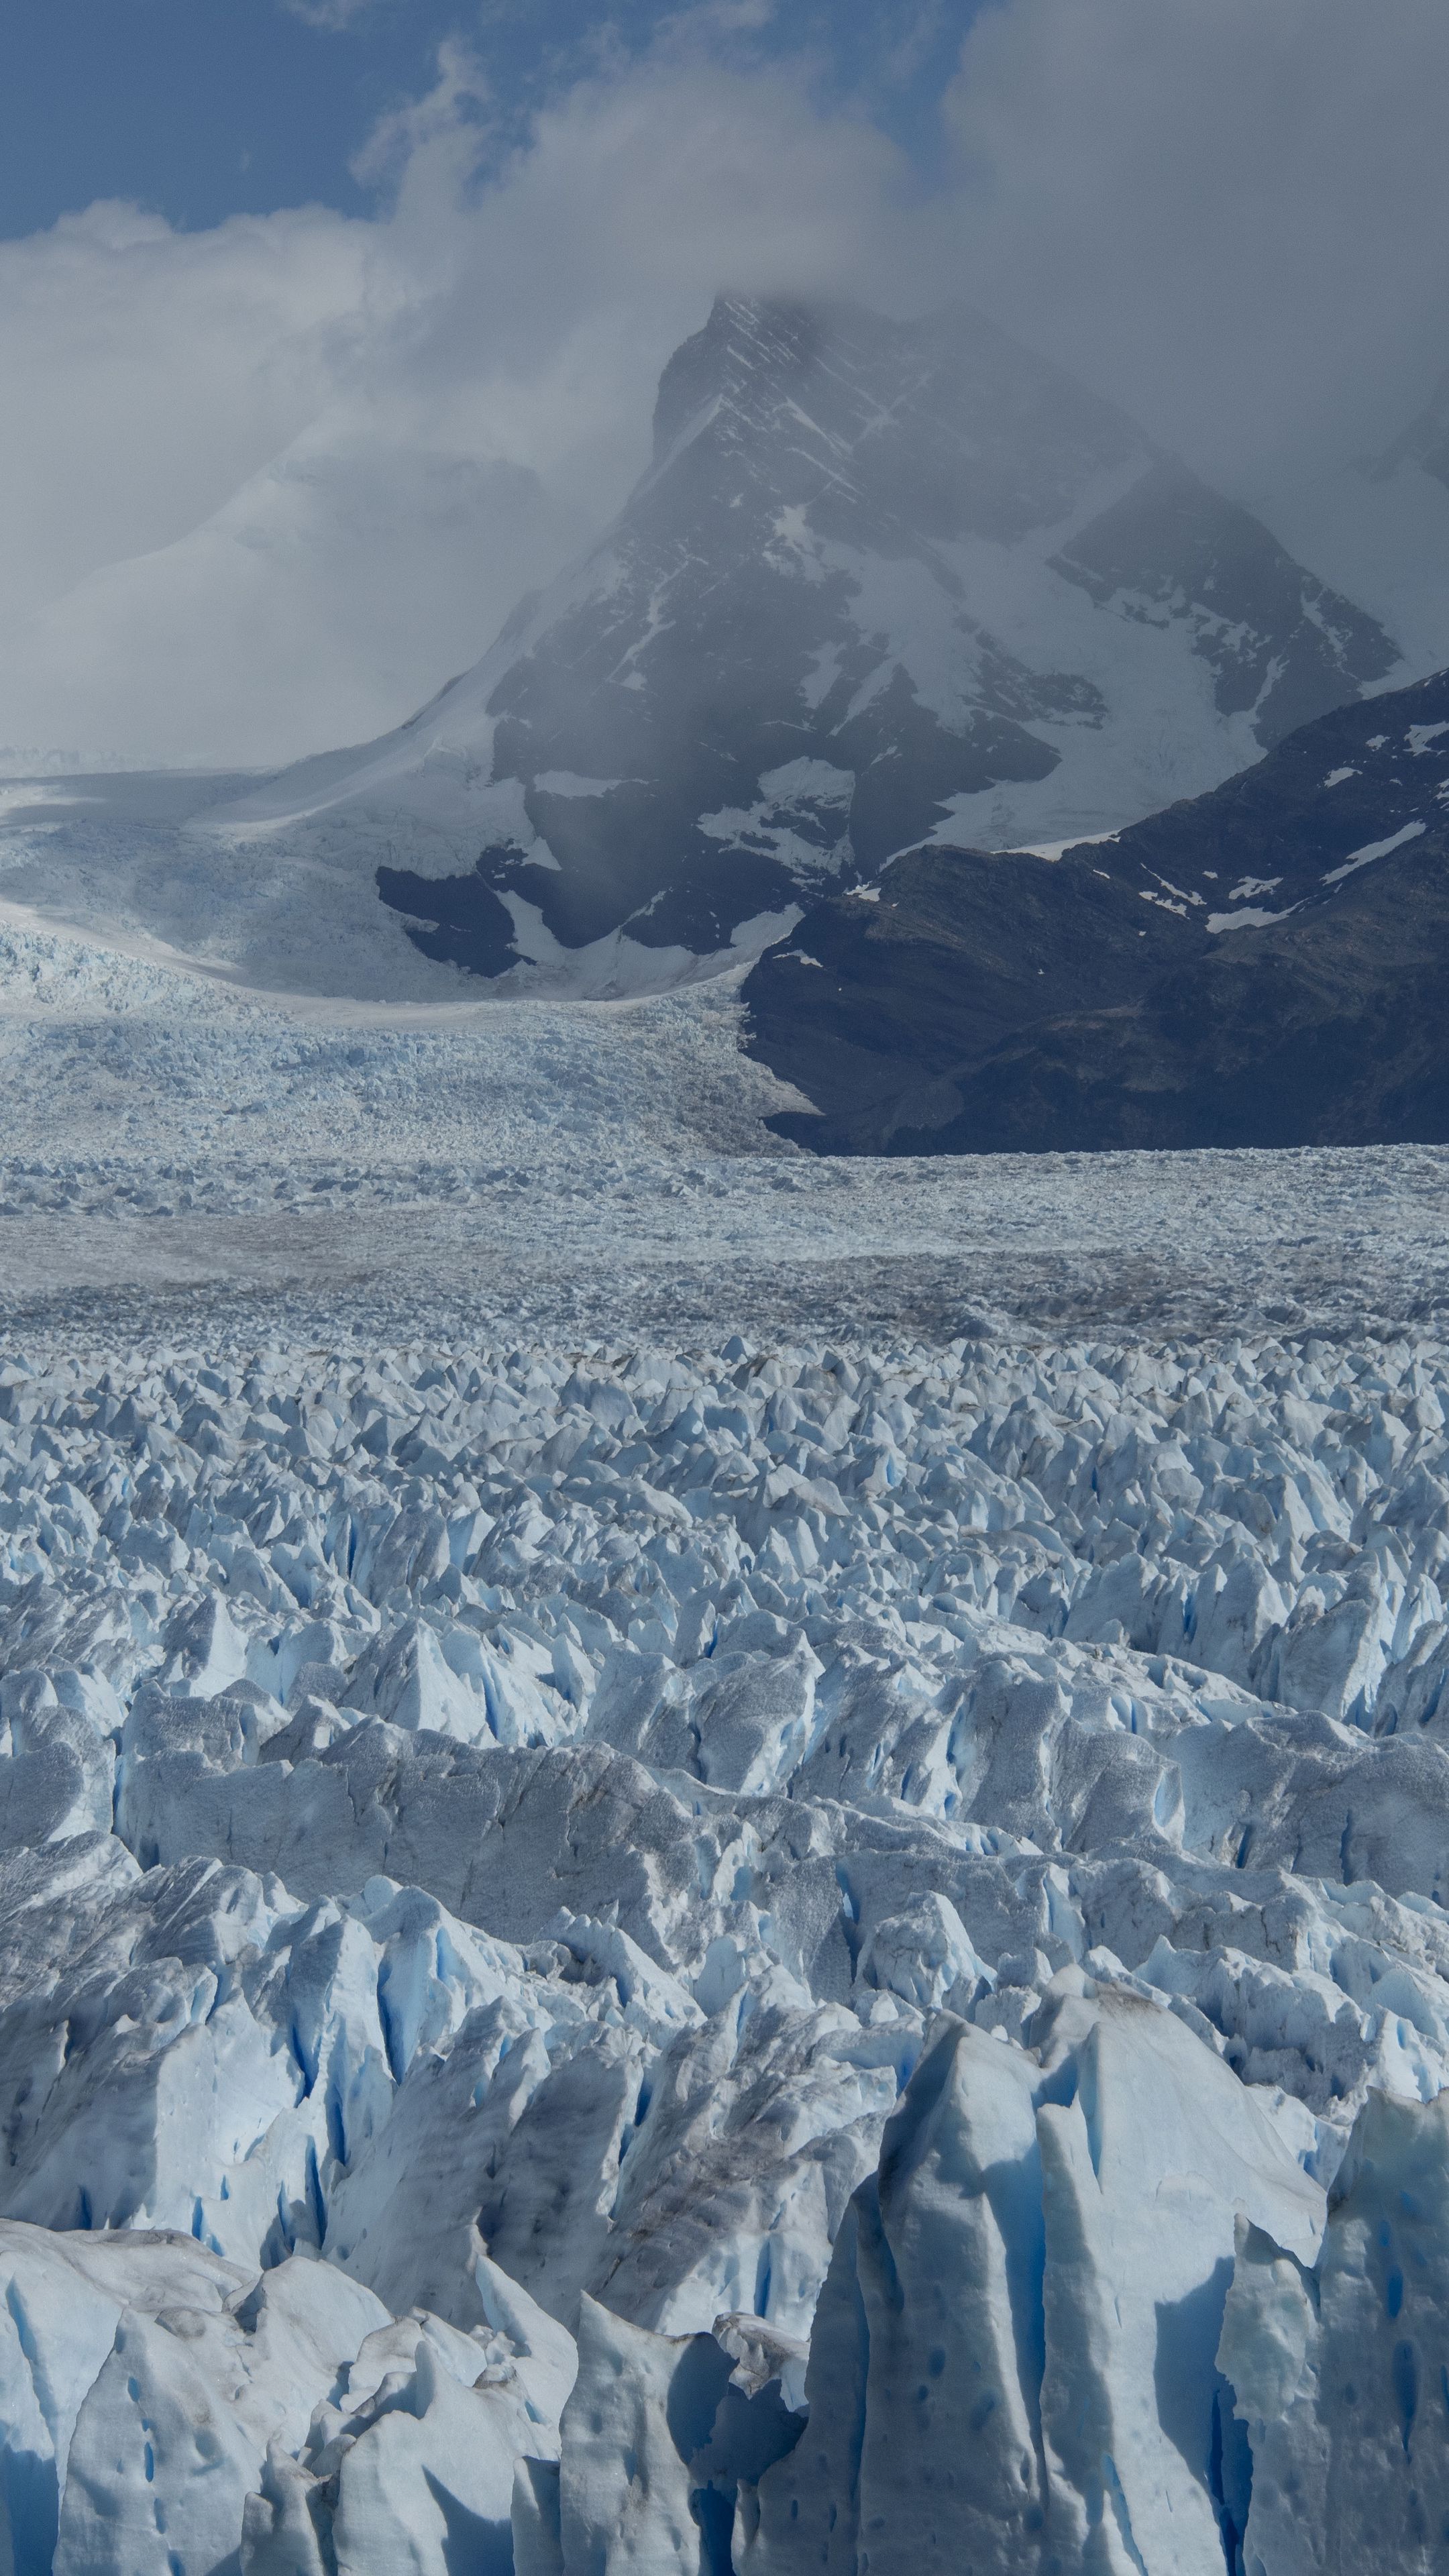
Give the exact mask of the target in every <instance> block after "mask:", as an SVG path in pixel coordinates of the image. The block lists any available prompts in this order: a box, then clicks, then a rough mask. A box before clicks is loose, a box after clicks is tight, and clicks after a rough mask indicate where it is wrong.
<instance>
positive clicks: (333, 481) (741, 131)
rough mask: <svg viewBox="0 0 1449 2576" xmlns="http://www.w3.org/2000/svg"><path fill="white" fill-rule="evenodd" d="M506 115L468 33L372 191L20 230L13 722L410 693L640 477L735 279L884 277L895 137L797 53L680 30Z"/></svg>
mask: <svg viewBox="0 0 1449 2576" xmlns="http://www.w3.org/2000/svg"><path fill="white" fill-rule="evenodd" d="M487 117H488V98H487V89H486V84H485V83H484V81H483V80H482V78H481V76H480V75H479V73H478V72H477V70H476V67H475V66H474V65H472V63H471V62H470V60H469V58H468V57H467V56H466V54H464V53H462V52H461V51H460V50H459V49H458V48H456V47H450V48H445V49H444V52H443V56H442V59H441V63H440V72H439V79H438V83H437V87H436V89H435V91H434V92H433V94H432V95H431V96H430V97H429V98H427V99H425V100H423V101H420V102H419V103H418V104H417V106H416V107H415V108H414V109H412V110H411V111H409V112H408V113H407V115H406V116H405V117H403V118H400V119H394V120H393V121H391V123H390V124H389V126H388V127H387V128H385V129H384V130H383V132H382V133H381V134H380V135H379V137H378V138H376V140H375V144H374V147H373V154H372V163H371V167H372V171H373V174H374V175H378V174H379V173H380V171H381V169H382V168H383V166H384V165H386V166H387V167H388V168H389V169H390V170H391V172H392V175H393V179H394V186H393V192H392V195H391V199H390V202H389V205H388V208H387V211H386V212H385V213H384V214H382V215H380V216H379V217H377V218H376V219H375V220H373V221H370V222H367V221H357V220H351V221H349V220H345V219H344V218H342V217H341V216H338V215H335V214H331V213H329V212H328V211H326V210H325V209H309V210H305V211H303V212H301V213H298V214H288V215H277V216H271V217H267V218H261V219H247V220H242V219H237V220H234V221H232V222H231V223H227V224H223V225H222V226H220V227H219V228H218V229H217V230H216V231H214V232H211V233H207V234H200V235H195V234H182V233H176V232H173V231H171V230H170V229H169V228H168V227H167V226H166V225H164V224H163V223H160V222H159V221H157V220H156V219H154V218H150V217H146V216H141V215H138V214H136V213H135V211H134V210H132V209H128V208H122V207H103V208H95V209H92V210H91V212H90V213H89V214H87V215H85V216H82V217H78V218H73V219H70V220H68V221H67V222H66V223H64V224H61V225H59V226H57V227H56V228H55V229H54V230H53V231H51V232H49V233H46V234H44V235H40V236H36V237H35V238H33V239H31V240H29V241H24V242H19V243H11V244H8V245H4V246H3V247H0V331H3V333H4V335H5V336H6V338H7V340H8V341H9V342H10V344H11V345H12V346H14V345H16V335H17V333H18V334H19V341H20V348H21V363H20V365H19V367H18V368H17V369H16V370H15V371H14V372H13V373H12V374H11V377H10V380H9V381H10V384H11V388H12V390H11V396H10V403H9V411H8V416H7V415H6V414H5V413H3V412H0V495H5V494H8V495H9V496H10V503H9V507H10V511H11V516H10V518H9V520H8V523H7V521H6V520H5V519H4V518H3V517H0V551H3V553H4V554H5V556H6V558H7V559H8V560H9V561H10V563H11V564H12V566H13V568H14V569H13V575H12V582H11V598H12V602H13V603H14V605H15V607H16V608H17V609H18V610H19V611H20V612H21V614H20V615H19V616H17V617H14V618H12V621H11V624H10V627H9V631H8V642H0V742H4V741H6V740H8V741H9V742H10V743H11V744H12V745H15V746H17V747H19V749H20V752H21V756H22V758H24V757H26V756H27V755H28V750H29V747H30V746H39V747H40V748H42V749H47V748H49V747H51V746H56V747H59V748H62V749H66V750H71V751H75V752H79V753H80V754H82V755H83V756H84V757H86V758H110V757H115V756H118V755H124V756H126V757H128V758H133V759H140V760H166V761H201V762H216V763H223V764H225V763H239V764H245V763H267V762H273V761H281V760H284V759H287V758H291V757H293V756H294V755H295V754H298V753H300V752H303V751H305V750H309V749H312V748H315V747H316V746H317V745H318V744H319V743H325V742H327V741H330V740H335V739H337V738H339V737H343V738H347V737H350V738H353V739H356V738H358V737H359V736H363V735H366V734H367V733H369V732H371V731H374V730H377V729H379V728H380V727H382V726H385V725H387V724H389V723H392V722H396V721H397V720H399V719H400V718H401V717H403V716H405V715H406V714H407V713H409V712H410V710H411V708H412V707H413V706H414V705H415V704H416V703H418V701H419V700H420V699H421V698H423V697H424V696H425V695H427V694H428V693H429V692H430V691H431V690H432V689H433V688H435V687H436V686H438V685H439V684H440V683H441V682H442V680H444V679H445V678H447V677H448V676H450V674H451V672H452V671H454V670H455V669H457V668H458V667H459V666H460V665H461V664H465V663H466V662H468V661H469V660H472V659H473V658H475V657H476V656H477V654H478V653H480V652H481V651H483V650H484V648H485V647H486V646H487V644H488V643H489V642H490V641H491V639H492V636H493V634H494V632H495V631H496V629H497V627H498V626H499V625H500V624H501V622H502V619H503V617H504V616H505V615H506V614H507V612H508V610H509V609H510V608H511V607H512V605H513V604H514V601H515V599H516V597H517V596H518V594H519V592H520V591H521V590H522V589H524V588H525V587H529V586H532V585H534V584H536V583H537V582H539V581H542V580H545V579H547V578H549V577H550V576H551V575H552V574H553V573H554V572H555V571H556V570H557V569H558V568H559V566H560V565H561V563H562V562H563V561H564V559H565V558H566V556H567V555H568V554H569V553H570V552H572V551H573V550H574V549H575V548H576V547H577V546H578V545H579V544H580V543H581V542H582V541H583V540H584V539H585V538H586V537H587V535H588V534H589V533H590V532H591V531H592V530H594V529H595V528H597V527H598V526H600V525H601V524H602V523H603V521H604V520H605V519H606V518H607V516H608V515H609V514H610V513H611V512H612V511H613V510H614V509H615V508H616V507H617V506H618V503H619V501H620V500H621V499H622V497H623V495H624V493H625V491H626V490H627V489H628V486H629V484H630V482H631V481H632V480H633V478H634V477H635V475H636V474H637V473H638V472H639V470H640V468H641V467H642V465H643V463H644V462H645V461H646V458H647V453H648V426H649V413H650V404H651V399H652V391H653V386H654V383H655V380H656V379H657V376H658V373H659V370H660V368H661V367H662V365H663V363H664V361H665V359H666V358H667V357H668V355H669V353H670V351H671V349H672V348H673V347H675V346H676V345H677V343H678V341H679V340H680V339H681V338H682V337H683V336H684V334H685V333H687V332H688V331H690V330H692V329H695V328H697V327H698V326H699V324H700V323H701V322H702V321H703V319H704V316H705V314H706V312H707V310H708V307H709V303H710V300H711V298H712V296H713V294H714V292H715V290H716V289H717V287H719V286H720V285H728V284H732V283H737V282H738V283H749V284H759V285H761V286H763V287H766V288H778V289H780V290H783V291H787V292H789V291H795V292H815V291H819V290H822V289H824V290H828V291H831V292H836V293H840V292H856V293H864V294H866V295H867V296H871V295H881V294H889V293H890V292H891V291H892V278H893V275H894V274H895V273H896V272H897V271H898V269H899V267H900V265H901V263H900V262H899V261H898V260H897V259H896V257H895V255H894V253H893V250H892V246H891V239H890V236H891V231H892V226H893V225H894V224H895V223H896V222H897V220H898V218H897V216H896V214H895V212H894V199H895V197H896V195H897V192H898V189H899V182H900V171H899V165H898V162H897V159H896V156H895V155H894V153H893V152H892V150H891V148H890V147H889V146H888V145H887V144H886V143H884V142H883V141H882V139H881V138H880V136H879V135H877V134H876V133H874V132H873V131H872V130H871V129H870V128H869V127H868V126H867V125H866V124H864V123H862V122H860V121H858V120H853V119H850V118H847V117H844V116H839V115H837V116H835V117H833V118H827V117H823V116H820V115H817V114H816V113H815V112H814V110H813V109H812V107H811V105H810V101H809V97H808V94H807V91H806V89H805V86H804V84H803V81H802V80H800V79H799V78H797V77H796V76H795V75H793V74H792V73H790V72H789V71H788V70H787V71H778V70H777V71H770V72H762V71H756V72H743V71H730V70H729V69H727V68H726V67H724V66H722V65H721V64H720V63H719V62H718V61H714V60H706V59H704V58H703V57H702V56H701V55H700V54H699V53H698V52H697V51H693V50H684V49H678V48H677V49H675V50H674V51H672V52H670V51H661V52H660V53H659V54H658V55H657V56H656V57H655V58H653V59H652V60H651V61H650V62H648V63H646V64H643V65H639V66H636V67H634V68H633V69H631V70H628V71H624V72H620V73H618V74H616V75H615V76H613V77H611V78H606V77H600V78H596V79H594V80H591V81H587V82H584V83H581V84H580V85H578V86H577V87H576V88H574V89H573V90H572V91H571V92H570V94H569V95H568V96H566V97H565V98H563V99H561V100H560V101H559V102H558V103H557V104H556V105H554V106H552V107H550V108H549V109H547V110H546V111H545V112H544V113H543V114H542V115H540V116H539V118H538V119H537V121H536V123H535V125H534V128H533V130H532V133H531V135H530V138H529V141H528V143H527V145H526V147H525V148H522V149H518V150H515V151H513V152H512V153H511V154H509V155H508V157H507V158H506V159H505V160H503V162H502V163H501V165H498V166H495V167H494V168H492V169H491V171H490V172H489V174H488V176H487V177H486V178H485V179H481V180H480V177H479V170H478V165H479V159H480V155H481V154H482V153H484V152H486V150H487V148H488V144H489V132H488V124H487ZM22 387H23V389H24V390H23V391H22V390H21V388H22ZM3 507H4V503H3V501H0V509H3ZM24 612H29V613H28V615H27V614H25V613H24ZM12 765H13V764H12Z"/></svg>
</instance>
